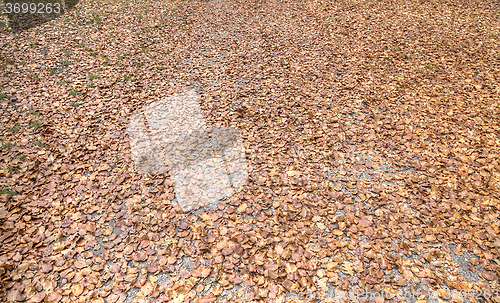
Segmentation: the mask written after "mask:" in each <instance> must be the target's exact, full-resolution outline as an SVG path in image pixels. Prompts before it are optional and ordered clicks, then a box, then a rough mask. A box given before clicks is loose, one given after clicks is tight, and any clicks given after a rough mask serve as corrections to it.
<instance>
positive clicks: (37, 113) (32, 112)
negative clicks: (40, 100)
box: [26, 109, 42, 117]
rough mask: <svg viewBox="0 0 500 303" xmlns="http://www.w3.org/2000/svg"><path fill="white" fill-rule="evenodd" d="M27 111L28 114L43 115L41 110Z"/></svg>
mask: <svg viewBox="0 0 500 303" xmlns="http://www.w3.org/2000/svg"><path fill="white" fill-rule="evenodd" d="M26 113H27V114H28V115H33V116H37V117H39V116H41V115H42V113H41V112H39V111H38V110H36V109H28V111H27V112H26Z"/></svg>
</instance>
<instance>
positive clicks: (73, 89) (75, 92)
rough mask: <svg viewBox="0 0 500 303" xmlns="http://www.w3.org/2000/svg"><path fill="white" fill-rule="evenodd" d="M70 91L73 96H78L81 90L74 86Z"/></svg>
mask: <svg viewBox="0 0 500 303" xmlns="http://www.w3.org/2000/svg"><path fill="white" fill-rule="evenodd" d="M69 93H70V95H72V96H76V95H79V94H80V91H79V90H78V89H77V88H74V87H72V88H70V90H69Z"/></svg>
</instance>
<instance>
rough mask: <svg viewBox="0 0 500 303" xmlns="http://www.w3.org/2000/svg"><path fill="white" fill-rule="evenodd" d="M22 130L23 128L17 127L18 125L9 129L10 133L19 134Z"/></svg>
mask: <svg viewBox="0 0 500 303" xmlns="http://www.w3.org/2000/svg"><path fill="white" fill-rule="evenodd" d="M20 129H21V127H20V126H19V125H17V124H16V125H14V126H12V127H9V128H8V130H9V131H10V132H13V133H15V132H18V131H19V130H20Z"/></svg>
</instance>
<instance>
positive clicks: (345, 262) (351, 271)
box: [342, 261, 354, 276]
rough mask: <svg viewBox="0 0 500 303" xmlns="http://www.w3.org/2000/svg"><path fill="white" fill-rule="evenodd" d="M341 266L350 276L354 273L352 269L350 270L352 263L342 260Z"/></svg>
mask: <svg viewBox="0 0 500 303" xmlns="http://www.w3.org/2000/svg"><path fill="white" fill-rule="evenodd" d="M342 267H343V268H344V271H345V272H346V273H348V274H349V275H350V276H353V275H354V271H353V270H352V263H350V262H347V261H344V263H342Z"/></svg>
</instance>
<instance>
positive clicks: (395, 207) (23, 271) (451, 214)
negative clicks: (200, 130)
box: [0, 0, 500, 303]
mask: <svg viewBox="0 0 500 303" xmlns="http://www.w3.org/2000/svg"><path fill="white" fill-rule="evenodd" d="M499 11H500V5H499V4H498V2H497V1H493V0H486V1H479V0H471V1H459V0H435V1H417V0H409V1H377V0H366V1H357V0H345V1H344V0H343V1H341V0H339V1H333V0H332V1H327V0H324V1H322V0H318V1H298V0H296V1H295V0H294V1H292V0H285V1H271V0H259V1H254V0H252V1H243V0H224V1H223V0H214V1H198V0H194V1H170V0H162V1H150V0H142V1H128V0H120V1H114V0H105V1H96V0H82V1H81V2H80V3H79V4H78V5H77V6H76V7H75V8H74V9H73V10H72V11H70V12H69V13H67V14H65V15H63V16H62V17H61V18H59V19H56V20H53V21H51V22H49V23H46V24H44V25H41V26H39V27H36V28H32V29H29V30H27V31H24V32H21V33H12V32H9V31H8V30H7V29H6V28H5V26H4V27H3V28H2V29H1V30H3V32H1V33H0V44H1V48H0V49H1V50H0V52H1V53H0V56H1V57H0V60H1V62H0V64H1V66H0V67H1V69H0V86H1V87H0V89H1V90H0V93H1V95H0V98H1V100H0V102H1V108H0V110H1V112H2V115H1V121H0V123H1V125H0V132H1V150H0V190H1V196H0V243H1V247H0V297H1V298H2V300H5V301H26V300H29V301H30V302H122V301H127V302H131V301H132V300H135V301H137V302H147V301H151V300H152V301H159V302H215V301H221V302H222V301H228V302H238V301H239V300H240V301H252V300H254V301H262V302H264V301H265V302H286V301H287V300H288V299H287V296H286V295H285V294H286V293H288V292H289V291H291V290H297V291H307V292H311V293H312V292H319V291H320V290H321V289H324V288H327V287H331V286H334V287H337V288H338V289H343V290H349V289H350V288H352V287H355V286H357V287H361V288H364V289H366V290H373V291H380V290H382V289H386V290H394V291H396V290H398V289H400V288H401V287H414V285H416V284H417V283H423V284H424V285H428V286H429V287H431V288H432V289H440V288H443V287H449V288H452V289H457V290H464V289H465V290H467V289H492V290H494V289H498V288H499V287H500V286H499V283H498V280H499V276H500V260H499V258H500V218H499V215H500V203H499V199H500V162H499V161H500V157H499V153H500V103H499V96H500V86H499V83H500V73H499V72H500V57H499V56H500V54H499V50H500V47H499V35H500V20H499V18H500V14H499ZM192 88H195V89H197V91H198V93H199V94H200V99H201V102H202V110H203V112H204V114H205V116H206V119H207V122H208V123H209V124H211V125H214V126H229V127H235V128H237V129H238V130H239V131H240V132H241V134H242V138H243V141H244V145H245V148H246V153H247V161H248V163H249V180H248V182H247V184H245V186H244V187H243V188H242V189H241V191H240V192H238V193H237V194H235V195H234V196H233V197H231V198H230V199H229V200H228V201H225V202H226V203H221V204H219V205H218V206H217V207H216V208H215V209H212V210H205V211H202V212H200V211H198V212H191V213H183V212H181V211H180V208H179V207H178V206H176V205H175V202H174V201H173V198H174V192H173V186H172V182H171V180H170V179H169V177H168V176H164V175H160V176H156V175H144V174H139V173H137V171H136V170H135V167H134V163H133V161H132V159H131V157H130V145H129V141H128V137H127V133H126V128H127V123H128V119H129V118H130V116H131V115H133V113H134V112H135V111H136V110H138V109H140V108H141V107H143V106H145V105H147V104H150V103H151V102H154V101H157V100H160V99H161V98H163V97H165V96H169V95H173V94H176V93H180V92H183V91H186V90H188V89H192ZM450 247H452V249H453V250H450ZM450 254H455V255H462V256H465V255H467V256H474V257H471V258H470V259H469V265H468V267H469V269H470V270H471V271H474V270H475V268H476V266H480V267H481V268H482V270H481V272H480V273H479V279H477V281H469V280H467V279H466V278H465V276H464V275H463V274H462V273H461V272H460V271H459V270H458V265H457V264H456V263H454V262H453V261H452V258H451V257H450ZM412 256H413V257H412ZM415 256H417V257H415ZM420 299H421V300H424V301H425V300H426V298H425V297H423V298H420ZM377 300H378V301H377V303H380V301H381V298H378V299H377ZM393 300H396V299H393ZM457 300H458V302H460V300H462V299H457ZM474 300H475V301H476V302H477V300H476V299H473V301H474ZM487 300H488V299H487ZM489 300H490V301H492V299H489ZM382 301H383V300H382ZM424 301H422V302H424ZM497 302H498V301H497Z"/></svg>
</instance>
